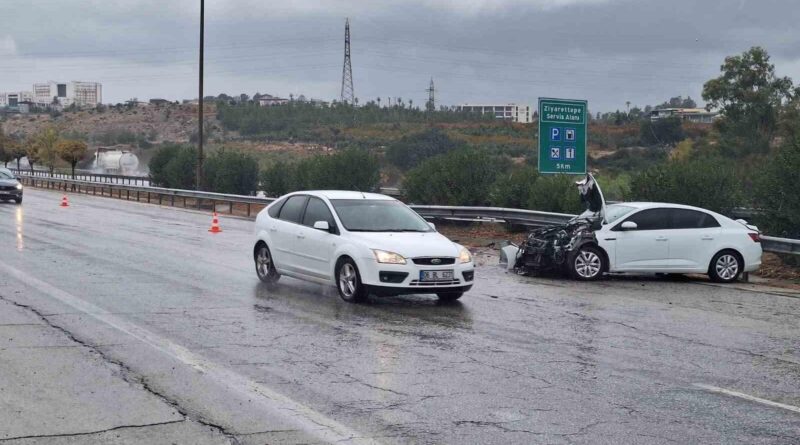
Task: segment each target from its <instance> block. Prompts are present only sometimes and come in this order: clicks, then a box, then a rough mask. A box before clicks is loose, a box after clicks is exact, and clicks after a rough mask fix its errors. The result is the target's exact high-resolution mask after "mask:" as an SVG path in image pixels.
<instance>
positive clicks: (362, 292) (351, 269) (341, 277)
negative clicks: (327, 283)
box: [336, 257, 368, 303]
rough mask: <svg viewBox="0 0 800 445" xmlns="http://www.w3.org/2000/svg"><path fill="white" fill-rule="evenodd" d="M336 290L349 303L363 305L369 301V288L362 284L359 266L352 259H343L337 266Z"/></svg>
mask: <svg viewBox="0 0 800 445" xmlns="http://www.w3.org/2000/svg"><path fill="white" fill-rule="evenodd" d="M336 290H337V291H338V292H339V296H340V297H341V298H342V300H344V301H346V302H348V303H361V302H364V301H365V300H366V299H367V294H368V292H367V287H366V286H365V285H364V283H362V282H361V274H360V273H359V272H358V266H356V263H355V262H354V261H353V260H352V259H350V258H346V257H345V258H342V259H341V260H339V262H338V263H337V265H336Z"/></svg>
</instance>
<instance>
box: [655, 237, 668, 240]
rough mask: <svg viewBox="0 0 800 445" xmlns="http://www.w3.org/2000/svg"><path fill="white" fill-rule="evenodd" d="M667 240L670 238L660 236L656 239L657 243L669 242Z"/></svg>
mask: <svg viewBox="0 0 800 445" xmlns="http://www.w3.org/2000/svg"><path fill="white" fill-rule="evenodd" d="M667 239H668V238H667V237H666V236H659V237H656V241H667Z"/></svg>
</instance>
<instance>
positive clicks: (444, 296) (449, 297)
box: [436, 292, 464, 301]
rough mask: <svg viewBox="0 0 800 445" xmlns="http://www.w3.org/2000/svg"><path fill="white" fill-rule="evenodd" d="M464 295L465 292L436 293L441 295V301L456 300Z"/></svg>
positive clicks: (438, 295)
mask: <svg viewBox="0 0 800 445" xmlns="http://www.w3.org/2000/svg"><path fill="white" fill-rule="evenodd" d="M462 295H464V292H439V293H437V294H436V296H437V297H439V301H456V300H458V299H459V298H461V296H462Z"/></svg>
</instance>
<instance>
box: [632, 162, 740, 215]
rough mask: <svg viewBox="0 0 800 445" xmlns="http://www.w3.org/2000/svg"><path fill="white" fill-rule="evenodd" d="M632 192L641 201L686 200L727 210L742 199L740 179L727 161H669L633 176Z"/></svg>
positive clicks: (720, 210)
mask: <svg viewBox="0 0 800 445" xmlns="http://www.w3.org/2000/svg"><path fill="white" fill-rule="evenodd" d="M631 193H632V195H633V198H634V199H637V200H641V201H655V202H668V203H677V204H687V205H693V206H697V207H702V208H706V209H709V210H713V211H716V212H720V213H729V212H730V210H732V209H733V208H734V207H736V206H737V205H739V204H740V203H741V196H742V183H741V180H740V177H739V175H737V172H736V169H735V168H734V166H733V164H732V163H731V162H730V161H727V160H724V159H721V158H704V159H696V160H693V161H672V162H666V163H663V164H661V165H657V166H655V167H651V168H649V169H647V170H644V171H642V172H641V173H639V174H636V175H634V176H633V178H632V180H631Z"/></svg>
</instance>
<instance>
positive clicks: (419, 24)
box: [0, 0, 800, 111]
mask: <svg viewBox="0 0 800 445" xmlns="http://www.w3.org/2000/svg"><path fill="white" fill-rule="evenodd" d="M199 3H200V1H199V0H116V1H112V0H2V2H0V17H3V25H2V27H0V60H2V64H0V91H13V90H22V89H24V90H30V89H31V85H32V84H33V83H34V82H36V81H42V80H57V81H69V80H92V81H99V82H102V83H103V89H104V102H112V103H116V102H122V101H125V100H127V99H130V98H133V97H136V98H139V99H140V100H146V99H150V98H153V97H163V98H167V99H172V100H175V99H184V98H194V97H196V96H197V40H198V33H199V28H198V22H199ZM346 17H350V20H351V33H352V58H353V77H354V84H355V91H356V96H357V97H358V98H359V100H360V101H361V102H366V101H367V100H371V99H375V98H376V97H378V96H380V97H381V98H382V100H383V101H384V103H385V101H386V98H387V97H389V96H391V97H398V96H399V97H402V98H403V99H404V100H405V101H406V102H407V101H408V100H409V99H411V100H413V101H414V103H415V104H418V105H423V103H424V101H425V100H426V98H427V93H426V92H425V89H426V88H427V87H428V83H429V82H430V78H431V77H433V78H434V82H435V83H436V94H437V102H438V103H439V104H443V105H452V104H460V103H470V102H471V103H490V102H491V103H493V102H503V103H505V102H516V103H523V104H530V105H534V106H535V104H536V99H537V97H540V96H549V97H564V98H576V99H588V100H589V107H590V109H592V110H593V111H608V110H614V109H624V108H625V102H626V101H630V102H631V103H632V104H634V105H640V106H644V105H646V104H656V103H660V102H663V101H664V100H666V99H667V98H669V97H670V96H676V95H683V96H687V95H689V96H692V97H693V98H695V99H698V102H699V99H700V93H701V90H702V84H703V82H705V81H706V80H708V79H710V78H711V77H714V76H716V75H717V74H718V72H719V65H720V64H721V63H722V61H723V59H724V57H725V56H726V55H732V54H737V53H740V52H742V51H744V50H746V49H748V48H749V47H751V46H754V45H761V46H764V47H765V48H766V49H767V50H768V51H769V53H770V54H771V55H772V61H773V63H775V65H776V67H777V71H778V73H779V74H780V75H788V76H791V77H793V78H794V79H796V80H797V81H800V32H798V30H797V26H798V24H800V2H798V0H757V1H756V0H657V1H650V0H396V1H390V0H281V1H268V0H206V82H205V85H206V86H205V93H206V95H217V94H219V93H222V92H225V93H228V94H239V93H242V92H244V93H247V94H250V95H252V94H253V93H256V92H261V93H270V94H274V95H278V96H284V97H287V96H288V95H289V94H290V93H292V94H295V95H299V94H305V95H306V96H308V97H314V98H320V99H325V100H330V99H335V98H337V97H338V96H339V92H340V86H341V76H342V60H343V35H344V21H345V18H346Z"/></svg>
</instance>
